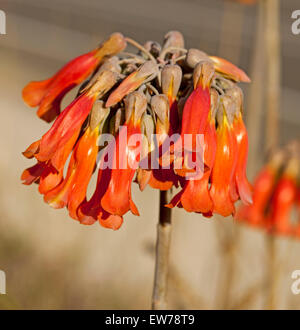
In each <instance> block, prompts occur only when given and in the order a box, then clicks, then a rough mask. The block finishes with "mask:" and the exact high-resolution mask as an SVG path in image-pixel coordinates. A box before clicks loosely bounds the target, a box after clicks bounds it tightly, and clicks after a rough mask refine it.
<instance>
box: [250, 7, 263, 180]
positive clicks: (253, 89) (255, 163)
mask: <svg viewBox="0 0 300 330" xmlns="http://www.w3.org/2000/svg"><path fill="white" fill-rule="evenodd" d="M257 6H258V8H257V11H258V12H257V18H256V31H255V42H254V51H253V55H252V63H251V75H250V77H251V80H252V83H251V84H250V86H249V97H248V100H247V113H246V124H247V131H248V138H249V157H248V170H249V174H250V177H251V178H253V177H254V175H255V174H256V172H257V170H258V169H259V168H260V165H261V163H262V160H263V159H262V158H263V157H260V158H258V155H259V153H260V151H259V150H260V149H259V148H260V147H261V140H262V135H261V129H262V120H263V113H264V94H265V92H264V91H265V88H264V85H265V56H264V55H265V50H264V27H265V24H264V23H265V21H264V19H265V17H264V3H263V1H259V2H258V4H257Z"/></svg>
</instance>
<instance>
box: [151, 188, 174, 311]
mask: <svg viewBox="0 0 300 330" xmlns="http://www.w3.org/2000/svg"><path fill="white" fill-rule="evenodd" d="M170 194H171V192H170V191H169V190H168V191H160V200H159V221H158V225H157V241H156V258H155V276H154V287H153V296H152V309H154V310H162V309H167V282H168V270H169V251H170V243H171V231H172V222H171V209H169V208H167V207H165V206H164V205H165V204H167V203H168V202H169V196H170Z"/></svg>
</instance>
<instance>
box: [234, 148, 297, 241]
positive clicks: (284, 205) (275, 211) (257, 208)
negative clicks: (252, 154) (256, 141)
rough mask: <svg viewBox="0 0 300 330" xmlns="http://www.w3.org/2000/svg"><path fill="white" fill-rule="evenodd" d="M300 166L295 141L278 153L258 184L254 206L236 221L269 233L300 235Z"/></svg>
mask: <svg viewBox="0 0 300 330" xmlns="http://www.w3.org/2000/svg"><path fill="white" fill-rule="evenodd" d="M295 145H296V147H295ZM291 146H293V147H292V148H291ZM299 166H300V164H299V146H298V147H297V144H295V143H294V142H293V143H292V144H290V145H288V146H287V147H285V148H284V149H282V150H280V151H278V152H276V153H275V154H274V155H273V156H272V158H271V159H270V161H269V163H268V164H267V165H265V166H264V168H263V169H262V170H261V171H260V173H259V174H258V176H257V178H256V180H255V182H254V188H253V204H252V205H243V206H241V207H240V208H239V209H238V212H237V214H236V219H237V220H239V221H244V222H246V223H249V224H250V225H254V226H259V227H261V228H263V229H265V230H266V231H267V232H268V233H272V234H283V235H291V236H298V235H299V229H298V228H300V225H299V223H300V222H299V221H300V209H299V206H298V205H299V204H298V203H299V201H298V200H297V199H298V198H299V197H298V196H299V191H300V189H299V173H300V172H299Z"/></svg>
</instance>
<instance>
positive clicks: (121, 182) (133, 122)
mask: <svg viewBox="0 0 300 330" xmlns="http://www.w3.org/2000/svg"><path fill="white" fill-rule="evenodd" d="M146 106H147V100H146V97H145V95H144V94H142V93H139V92H133V93H131V94H130V95H128V97H127V98H126V99H125V108H126V118H127V120H126V122H125V125H124V126H122V127H121V128H120V131H119V134H118V136H117V138H116V143H115V146H114V152H115V157H114V161H113V168H112V170H111V179H110V182H109V185H108V188H107V191H106V192H105V194H104V196H103V198H102V200H101V206H102V207H103V208H104V210H106V211H107V212H108V213H110V214H113V215H119V216H122V215H124V214H125V213H126V212H128V211H129V210H131V212H132V213H133V214H135V215H139V213H138V210H137V207H136V206H135V204H134V203H133V201H132V199H131V182H132V180H133V177H134V174H135V171H136V169H137V168H138V162H139V161H140V154H141V147H142V141H135V143H132V144H134V146H132V145H130V144H131V143H130V142H129V141H130V138H131V137H132V136H134V135H135V136H136V137H138V136H141V116H142V114H143V113H144V112H145V110H146ZM126 131H127V134H126ZM136 134H137V135H136ZM126 135H127V136H126ZM124 140H125V141H124ZM124 142H125V143H124ZM124 144H125V145H124ZM138 144H139V145H138ZM120 145H122V148H120Z"/></svg>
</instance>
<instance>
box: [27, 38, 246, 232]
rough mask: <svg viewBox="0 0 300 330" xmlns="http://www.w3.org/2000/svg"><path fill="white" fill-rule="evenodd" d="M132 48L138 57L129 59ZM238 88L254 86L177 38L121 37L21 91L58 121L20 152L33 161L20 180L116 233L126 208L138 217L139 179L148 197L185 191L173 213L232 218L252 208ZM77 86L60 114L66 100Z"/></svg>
mask: <svg viewBox="0 0 300 330" xmlns="http://www.w3.org/2000/svg"><path fill="white" fill-rule="evenodd" d="M127 43H131V44H132V45H133V46H136V47H137V48H138V49H139V54H137V55H135V54H133V53H125V52H124V53H122V51H123V50H124V48H125V46H126V44H127ZM87 78H88V80H86V81H84V80H85V79H87ZM239 81H243V82H248V81H249V78H248V77H247V75H246V74H245V73H244V72H243V71H242V70H241V69H239V68H237V67H236V66H235V65H233V64H232V63H230V62H228V61H226V60H224V59H221V58H217V57H214V56H209V55H207V54H205V53H204V52H202V51H200V50H197V49H185V48H184V40H183V36H182V34H181V33H180V32H178V31H170V32H169V33H167V34H166V35H165V40H164V42H163V44H162V45H159V44H158V43H157V42H153V41H149V42H146V43H145V45H144V46H142V45H139V44H137V43H136V42H135V41H133V40H131V39H130V38H124V37H123V36H122V35H121V34H119V33H115V34H113V35H111V37H110V38H109V39H108V40H107V41H105V42H104V43H103V44H102V45H101V46H99V47H98V48H97V49H95V50H93V51H92V52H89V53H87V54H85V55H82V56H79V57H78V58H76V59H74V60H73V61H71V62H69V63H68V64H67V65H66V66H65V67H63V68H62V69H61V70H60V71H59V72H58V73H57V74H55V75H54V76H53V77H52V78H50V79H48V80H46V81H42V82H32V83H29V84H28V85H27V86H26V87H25V88H24V90H23V98H24V100H25V102H26V103H27V104H28V105H29V106H32V107H39V108H38V115H39V116H40V117H41V118H43V119H45V120H46V121H49V122H50V121H52V120H54V119H55V121H54V122H53V124H52V126H51V127H50V129H49V130H48V131H47V132H46V133H45V134H44V135H43V136H42V137H41V138H40V139H39V140H37V141H35V142H33V143H32V144H31V145H30V146H29V147H28V148H27V149H26V150H25V151H24V152H23V154H24V156H25V157H27V158H28V159H35V160H36V164H34V165H33V166H31V167H29V168H28V169H26V170H25V171H24V172H23V174H22V176H21V179H22V181H23V183H24V184H25V185H30V184H32V183H37V184H38V185H39V192H40V193H41V194H42V195H43V197H44V201H45V202H46V203H48V204H49V205H50V206H52V207H54V208H63V207H66V208H67V209H68V212H69V215H70V217H71V218H73V219H75V220H77V221H78V222H79V223H81V224H85V225H92V224H94V223H95V222H99V223H100V225H102V226H103V227H106V228H110V229H113V230H116V229H119V228H120V226H121V225H122V223H123V216H124V215H125V214H126V213H127V212H128V211H131V213H132V214H134V215H139V211H138V208H137V206H136V205H135V203H134V201H133V197H132V184H133V182H137V183H138V185H139V188H140V190H141V191H143V190H144V189H145V188H146V186H149V187H151V188H154V189H159V190H169V189H171V188H173V187H176V188H178V187H181V191H179V192H178V193H177V194H175V196H174V197H173V199H172V200H171V201H170V203H169V204H168V205H166V207H175V206H178V207H182V208H184V209H185V210H186V211H188V212H197V213H202V214H203V215H204V216H206V217H210V216H212V215H213V214H214V213H219V214H221V215H223V216H228V215H231V214H234V213H235V206H234V203H235V202H236V201H237V200H238V199H241V200H242V201H243V202H244V203H245V204H251V202H252V199H251V198H252V197H251V193H252V191H251V185H250V184H249V182H248V180H247V177H246V164H247V155H248V138H247V131H246V128H245V125H244V123H243V119H242V109H243V98H242V92H241V90H240V89H239V88H238V87H237V86H236V83H237V82H239ZM81 83H82V84H81ZM79 84H81V86H80V87H79V91H78V93H77V96H76V98H75V99H74V100H73V101H72V102H71V103H70V104H69V105H68V106H67V107H66V108H65V109H64V110H63V111H60V101H61V100H62V98H63V97H64V95H65V94H66V93H67V91H69V90H70V89H71V88H73V87H75V86H76V85H79ZM96 170H97V172H98V178H97V181H96V186H95V188H94V192H93V194H92V196H91V197H90V198H88V197H87V195H88V191H89V187H90V183H91V182H93V180H92V177H93V174H94V172H95V171H96Z"/></svg>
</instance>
